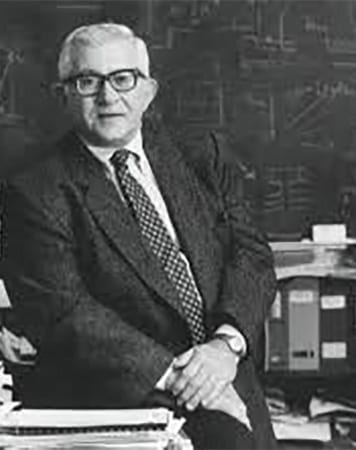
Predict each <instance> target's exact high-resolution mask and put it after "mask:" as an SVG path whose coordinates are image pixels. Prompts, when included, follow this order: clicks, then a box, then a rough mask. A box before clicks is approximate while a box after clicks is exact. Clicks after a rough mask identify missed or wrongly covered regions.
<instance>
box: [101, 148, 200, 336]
mask: <svg viewBox="0 0 356 450" xmlns="http://www.w3.org/2000/svg"><path fill="white" fill-rule="evenodd" d="M130 155H131V156H135V157H136V155H134V154H132V153H131V152H129V151H128V150H125V149H123V150H119V151H116V152H115V153H114V154H113V156H112V157H111V159H110V162H111V163H112V165H113V166H114V169H115V173H116V176H117V179H118V182H119V184H120V187H121V188H122V191H123V194H124V197H125V199H126V200H127V202H128V204H129V206H130V207H131V210H132V212H133V214H134V217H135V218H136V221H137V223H138V225H139V227H140V230H141V234H142V236H143V237H144V240H145V242H147V243H148V246H149V248H150V249H151V251H152V252H153V254H154V255H155V256H156V257H157V258H158V260H159V261H160V263H161V265H162V267H163V269H164V271H165V273H166V275H167V278H168V279H169V281H170V282H171V283H172V285H173V286H174V288H175V289H176V291H177V293H178V296H179V298H180V300H181V302H182V307H183V310H184V313H185V316H186V319H187V322H188V325H189V328H190V331H191V335H192V341H193V344H200V343H202V342H204V340H205V329H204V325H203V304H202V300H201V298H200V296H199V293H198V292H197V289H196V287H195V285H194V282H193V280H192V276H191V274H190V273H189V272H188V270H187V266H186V263H185V261H184V260H183V258H182V257H181V255H180V253H179V249H178V247H177V245H176V244H175V243H174V242H173V240H172V238H171V237H170V235H169V233H168V231H167V228H166V226H165V225H164V223H163V221H162V219H161V218H160V216H159V215H158V212H157V210H156V208H155V206H154V205H153V203H152V201H151V200H150V198H149V196H148V195H147V194H146V192H145V190H144V189H143V187H142V186H141V185H140V183H139V182H138V181H137V180H136V179H135V178H134V177H133V176H132V175H131V174H130V172H129V169H128V166H127V161H128V158H129V156H130Z"/></svg>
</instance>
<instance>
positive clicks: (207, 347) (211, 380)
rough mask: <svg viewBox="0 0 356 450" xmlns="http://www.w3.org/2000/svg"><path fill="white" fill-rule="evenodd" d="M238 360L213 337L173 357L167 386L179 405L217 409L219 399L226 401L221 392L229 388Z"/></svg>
mask: <svg viewBox="0 0 356 450" xmlns="http://www.w3.org/2000/svg"><path fill="white" fill-rule="evenodd" d="M237 363H238V361H237V357H236V356H235V355H234V354H233V353H232V352H231V351H230V350H229V349H228V348H227V346H226V344H225V343H224V342H223V341H221V340H220V339H213V340H211V341H210V342H208V343H205V344H202V345H197V346H196V347H193V348H191V349H190V350H188V351H187V352H185V353H182V354H181V355H180V356H178V357H176V358H175V359H174V361H173V364H172V372H171V374H170V376H169V377H168V378H167V380H166V389H168V390H170V391H171V392H172V393H173V394H174V396H175V397H176V399H177V403H178V405H185V407H186V408H187V409H188V410H190V411H193V410H194V409H195V408H196V407H197V406H198V405H199V404H201V405H202V406H203V407H204V408H206V409H220V408H219V407H218V406H219V405H218V402H219V401H220V402H225V403H226V399H224V393H226V395H227V394H228V392H230V390H231V387H230V386H229V385H230V384H231V382H232V381H233V379H234V378H235V376H236V372H237ZM226 395H225V397H226Z"/></svg>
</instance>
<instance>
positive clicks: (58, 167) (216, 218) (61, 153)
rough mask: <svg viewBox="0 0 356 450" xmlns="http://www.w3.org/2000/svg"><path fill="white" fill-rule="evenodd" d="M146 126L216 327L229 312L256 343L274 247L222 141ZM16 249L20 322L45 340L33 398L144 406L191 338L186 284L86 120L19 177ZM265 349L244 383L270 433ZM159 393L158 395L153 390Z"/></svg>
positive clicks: (7, 228) (8, 204)
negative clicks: (171, 275)
mask: <svg viewBox="0 0 356 450" xmlns="http://www.w3.org/2000/svg"><path fill="white" fill-rule="evenodd" d="M148 134H149V136H147V133H146V132H144V148H145V151H146V153H147V156H148V159H149V161H150V164H151V166H152V169H153V172H154V174H155V177H156V179H157V182H158V185H159V187H160V190H161V193H162V195H163V198H164V200H165V202H166V204H167V207H168V210H169V213H170V215H171V218H172V222H173V224H174V227H175V229H176V231H177V235H178V238H179V241H180V243H181V246H182V249H183V251H184V252H185V254H186V255H187V257H188V259H189V261H190V263H191V267H192V271H193V274H194V276H195V279H196V282H197V285H198V287H199V289H200V291H201V293H202V297H203V299H204V309H205V319H206V327H207V330H208V334H209V335H212V333H213V332H214V330H215V329H216V328H217V327H218V326H219V325H220V324H222V323H230V324H232V325H233V326H236V327H237V328H238V329H239V330H240V331H241V332H242V333H243V334H244V336H245V338H246V340H247V343H248V348H249V353H250V354H251V353H252V349H253V348H254V347H255V341H256V338H257V336H258V334H259V332H260V330H261V327H262V325H263V321H264V318H265V316H266V312H267V310H268V308H269V305H270V304H271V302H272V300H273V298H274V290H275V278H274V271H273V261H272V257H271V252H270V250H269V248H268V246H267V244H266V243H265V241H264V238H263V237H262V235H261V234H260V233H259V232H258V231H257V230H256V229H255V227H254V226H253V224H252V223H251V220H250V218H249V216H248V215H247V213H246V211H245V210H244V208H243V207H242V205H241V204H236V202H235V197H234V192H233V191H232V189H231V187H232V186H233V182H232V181H231V180H232V179H233V176H234V175H231V173H230V172H231V167H230V168H229V167H227V166H226V164H224V162H223V161H222V159H221V155H220V154H219V149H218V148H217V146H216V145H214V143H213V142H211V143H210V144H209V145H208V146H207V147H205V148H204V149H202V152H201V153H199V152H198V153H197V152H196V151H195V153H194V154H195V155H197V154H198V155H202V156H201V157H200V156H199V157H197V156H195V157H194V158H192V153H190V150H189V148H177V146H176V145H175V144H174V142H173V141H172V140H171V139H170V138H169V137H168V135H166V134H164V133H163V134H162V133H161V132H158V131H157V130H152V129H151V130H150V132H149V133H148ZM3 222H4V230H3V251H4V270H5V282H6V287H7V289H8V291H9V294H10V298H11V300H12V303H13V316H12V317H13V319H12V323H11V324H10V326H11V327H12V329H14V330H15V331H17V332H19V333H22V334H24V335H25V336H27V337H28V338H29V339H30V341H31V342H32V343H33V344H34V345H35V347H36V348H37V349H38V358H37V362H36V365H35V367H34V369H33V370H32V371H31V372H30V373H29V374H28V375H27V377H26V379H25V380H24V392H23V398H24V402H25V404H26V403H27V404H28V405H31V406H41V407H45V406H47V407H72V408H73V407H74V408H75V407H115V408H118V407H139V406H141V405H143V404H146V402H147V400H148V399H149V398H150V396H151V395H152V394H154V393H155V390H154V386H155V384H156V382H157V381H158V379H159V378H160V377H161V375H162V374H163V373H164V372H165V370H166V369H167V367H168V366H169V364H170V362H171V361H172V358H173V357H174V355H177V354H180V353H182V352H183V351H185V350H187V349H188V348H190V346H191V337H190V333H189V328H188V326H187V322H186V319H185V317H184V313H183V310H182V306H181V304H180V301H179V298H178V296H177V293H176V292H175V290H174V289H173V287H172V286H171V285H170V283H169V281H168V280H167V278H166V276H165V274H164V272H163V270H162V268H161V267H160V266H159V264H158V262H157V261H156V260H155V258H154V256H153V255H152V253H151V252H150V251H148V250H147V249H146V248H145V246H144V245H143V242H142V240H141V236H140V232H139V229H138V226H137V224H136V223H135V221H134V219H133V217H132V216H131V214H130V211H129V210H128V208H127V207H126V206H125V204H124V203H123V202H122V201H121V199H120V197H119V195H118V193H117V191H116V189H115V187H114V185H113V184H112V182H111V181H110V180H108V179H107V178H106V176H105V174H104V171H103V167H102V166H101V163H100V162H99V161H97V160H96V158H95V157H94V156H93V155H92V154H91V153H90V152H89V151H88V149H86V148H85V146H84V145H83V144H82V143H81V141H80V140H79V139H78V138H77V137H76V135H75V134H74V133H73V132H70V133H69V134H68V135H66V136H65V137H64V138H63V139H62V140H61V141H60V142H59V143H58V144H57V145H56V146H55V147H54V148H52V149H50V151H47V152H45V153H44V155H43V157H42V158H41V160H40V161H39V162H37V163H36V164H34V165H33V166H31V167H29V168H27V169H26V170H23V171H22V172H21V173H20V174H17V175H16V176H14V177H12V178H11V179H10V180H9V181H8V183H7V190H6V196H5V208H4V218H3ZM252 359H253V358H252V357H251V356H248V357H247V358H246V359H245V360H243V361H242V362H241V363H240V366H239V371H238V375H237V377H236V380H235V386H236V389H237V390H238V392H239V394H240V395H241V397H242V398H243V399H244V400H245V401H246V403H247V405H248V409H249V414H250V417H251V421H252V424H253V426H254V428H256V433H255V434H256V436H257V441H258V442H260V443H261V445H262V448H264V447H263V442H267V441H268V439H269V438H271V439H272V437H271V436H272V434H271V428H270V423H269V419H268V413H267V410H266V406H265V403H264V400H263V396H262V392H261V388H260V386H259V384H258V381H257V378H256V376H255V372H254V367H253V361H252ZM152 398H153V397H152Z"/></svg>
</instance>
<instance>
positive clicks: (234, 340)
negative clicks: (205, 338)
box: [214, 333, 245, 358]
mask: <svg viewBox="0 0 356 450" xmlns="http://www.w3.org/2000/svg"><path fill="white" fill-rule="evenodd" d="M214 338H215V339H221V340H222V341H224V342H225V344H226V345H227V346H228V347H229V349H230V350H231V351H232V353H234V355H235V356H237V357H238V358H242V357H243V356H245V348H244V344H243V342H242V339H241V338H240V337H239V336H234V335H231V334H227V333H216V334H214Z"/></svg>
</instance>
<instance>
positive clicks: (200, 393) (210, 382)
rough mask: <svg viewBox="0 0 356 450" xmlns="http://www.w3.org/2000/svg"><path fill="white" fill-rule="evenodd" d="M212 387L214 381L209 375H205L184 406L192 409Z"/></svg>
mask: <svg viewBox="0 0 356 450" xmlns="http://www.w3.org/2000/svg"><path fill="white" fill-rule="evenodd" d="M212 389H214V381H213V380H212V378H211V377H207V379H206V380H205V382H204V383H203V384H202V385H201V387H200V388H199V389H198V391H197V392H196V393H195V394H194V395H193V396H192V397H191V398H190V399H189V400H188V401H187V402H186V408H187V409H188V410H189V411H194V409H195V408H196V407H197V406H198V405H199V404H200V403H201V402H202V401H203V400H204V398H205V397H206V395H208V393H209V392H210V391H211V390H212Z"/></svg>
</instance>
